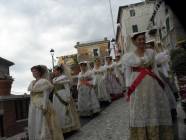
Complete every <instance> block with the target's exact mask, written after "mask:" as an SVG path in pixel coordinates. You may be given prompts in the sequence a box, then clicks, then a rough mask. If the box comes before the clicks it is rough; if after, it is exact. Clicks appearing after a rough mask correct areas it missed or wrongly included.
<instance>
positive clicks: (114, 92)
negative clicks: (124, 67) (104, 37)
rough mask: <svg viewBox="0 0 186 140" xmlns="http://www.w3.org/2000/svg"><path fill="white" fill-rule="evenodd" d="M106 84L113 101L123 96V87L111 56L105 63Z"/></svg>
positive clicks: (107, 57)
mask: <svg viewBox="0 0 186 140" xmlns="http://www.w3.org/2000/svg"><path fill="white" fill-rule="evenodd" d="M104 68H105V70H106V71H105V82H106V83H105V84H106V89H107V92H108V93H109V94H110V96H111V99H112V100H115V99H117V98H119V97H121V96H122V95H123V91H122V87H121V85H120V83H119V79H118V78H117V76H116V65H115V63H113V62H112V57H111V56H106V62H105V66H104Z"/></svg>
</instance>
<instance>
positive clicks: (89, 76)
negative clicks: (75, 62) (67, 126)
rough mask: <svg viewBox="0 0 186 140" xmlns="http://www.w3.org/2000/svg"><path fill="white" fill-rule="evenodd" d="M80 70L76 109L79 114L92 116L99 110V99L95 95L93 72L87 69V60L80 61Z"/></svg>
mask: <svg viewBox="0 0 186 140" xmlns="http://www.w3.org/2000/svg"><path fill="white" fill-rule="evenodd" d="M80 68H81V72H80V73H79V75H78V85H77V90H78V111H79V113H80V116H92V115H93V114H95V113H98V112H100V105H99V101H98V99H97V97H96V94H95V90H94V86H95V79H94V77H93V73H92V72H91V71H90V70H89V69H88V66H87V62H86V61H84V62H81V63H80Z"/></svg>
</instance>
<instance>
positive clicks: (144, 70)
mask: <svg viewBox="0 0 186 140" xmlns="http://www.w3.org/2000/svg"><path fill="white" fill-rule="evenodd" d="M132 70H133V71H137V72H139V75H138V76H137V77H136V79H135V80H134V81H133V83H132V85H131V86H130V87H129V89H128V92H127V96H128V97H127V101H129V100H130V95H131V94H132V93H133V92H134V90H135V89H136V87H137V86H138V85H139V84H140V83H141V81H142V80H143V79H144V78H145V76H146V75H149V76H151V77H152V78H154V79H156V80H157V82H158V83H159V85H160V86H161V87H162V89H164V84H163V82H162V81H161V80H160V79H159V78H158V77H157V76H156V74H155V73H154V72H153V71H152V69H151V68H143V67H132Z"/></svg>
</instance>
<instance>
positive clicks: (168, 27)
mask: <svg viewBox="0 0 186 140" xmlns="http://www.w3.org/2000/svg"><path fill="white" fill-rule="evenodd" d="M166 28H167V32H169V31H170V21H169V18H167V19H166Z"/></svg>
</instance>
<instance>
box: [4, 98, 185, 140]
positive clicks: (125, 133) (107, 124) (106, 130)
mask: <svg viewBox="0 0 186 140" xmlns="http://www.w3.org/2000/svg"><path fill="white" fill-rule="evenodd" d="M177 112H178V121H177V122H178V123H177V126H176V127H177V128H178V133H179V138H180V139H179V140H186V133H185V132H186V125H185V124H184V122H183V119H184V118H185V117H186V116H185V113H184V112H183V110H182V107H181V104H180V102H178V106H177ZM83 119H85V120H83ZM81 123H82V128H81V129H80V130H79V131H78V132H73V133H70V134H68V135H65V140H128V137H129V130H128V127H129V113H128V103H127V102H126V101H125V100H124V99H123V98H121V99H119V100H117V101H114V102H112V104H111V105H109V106H108V107H106V108H104V109H103V111H102V112H101V113H100V114H99V115H98V116H96V117H94V118H81ZM23 137H25V133H20V134H18V135H16V136H13V137H11V138H8V139H6V140H21V138H23Z"/></svg>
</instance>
